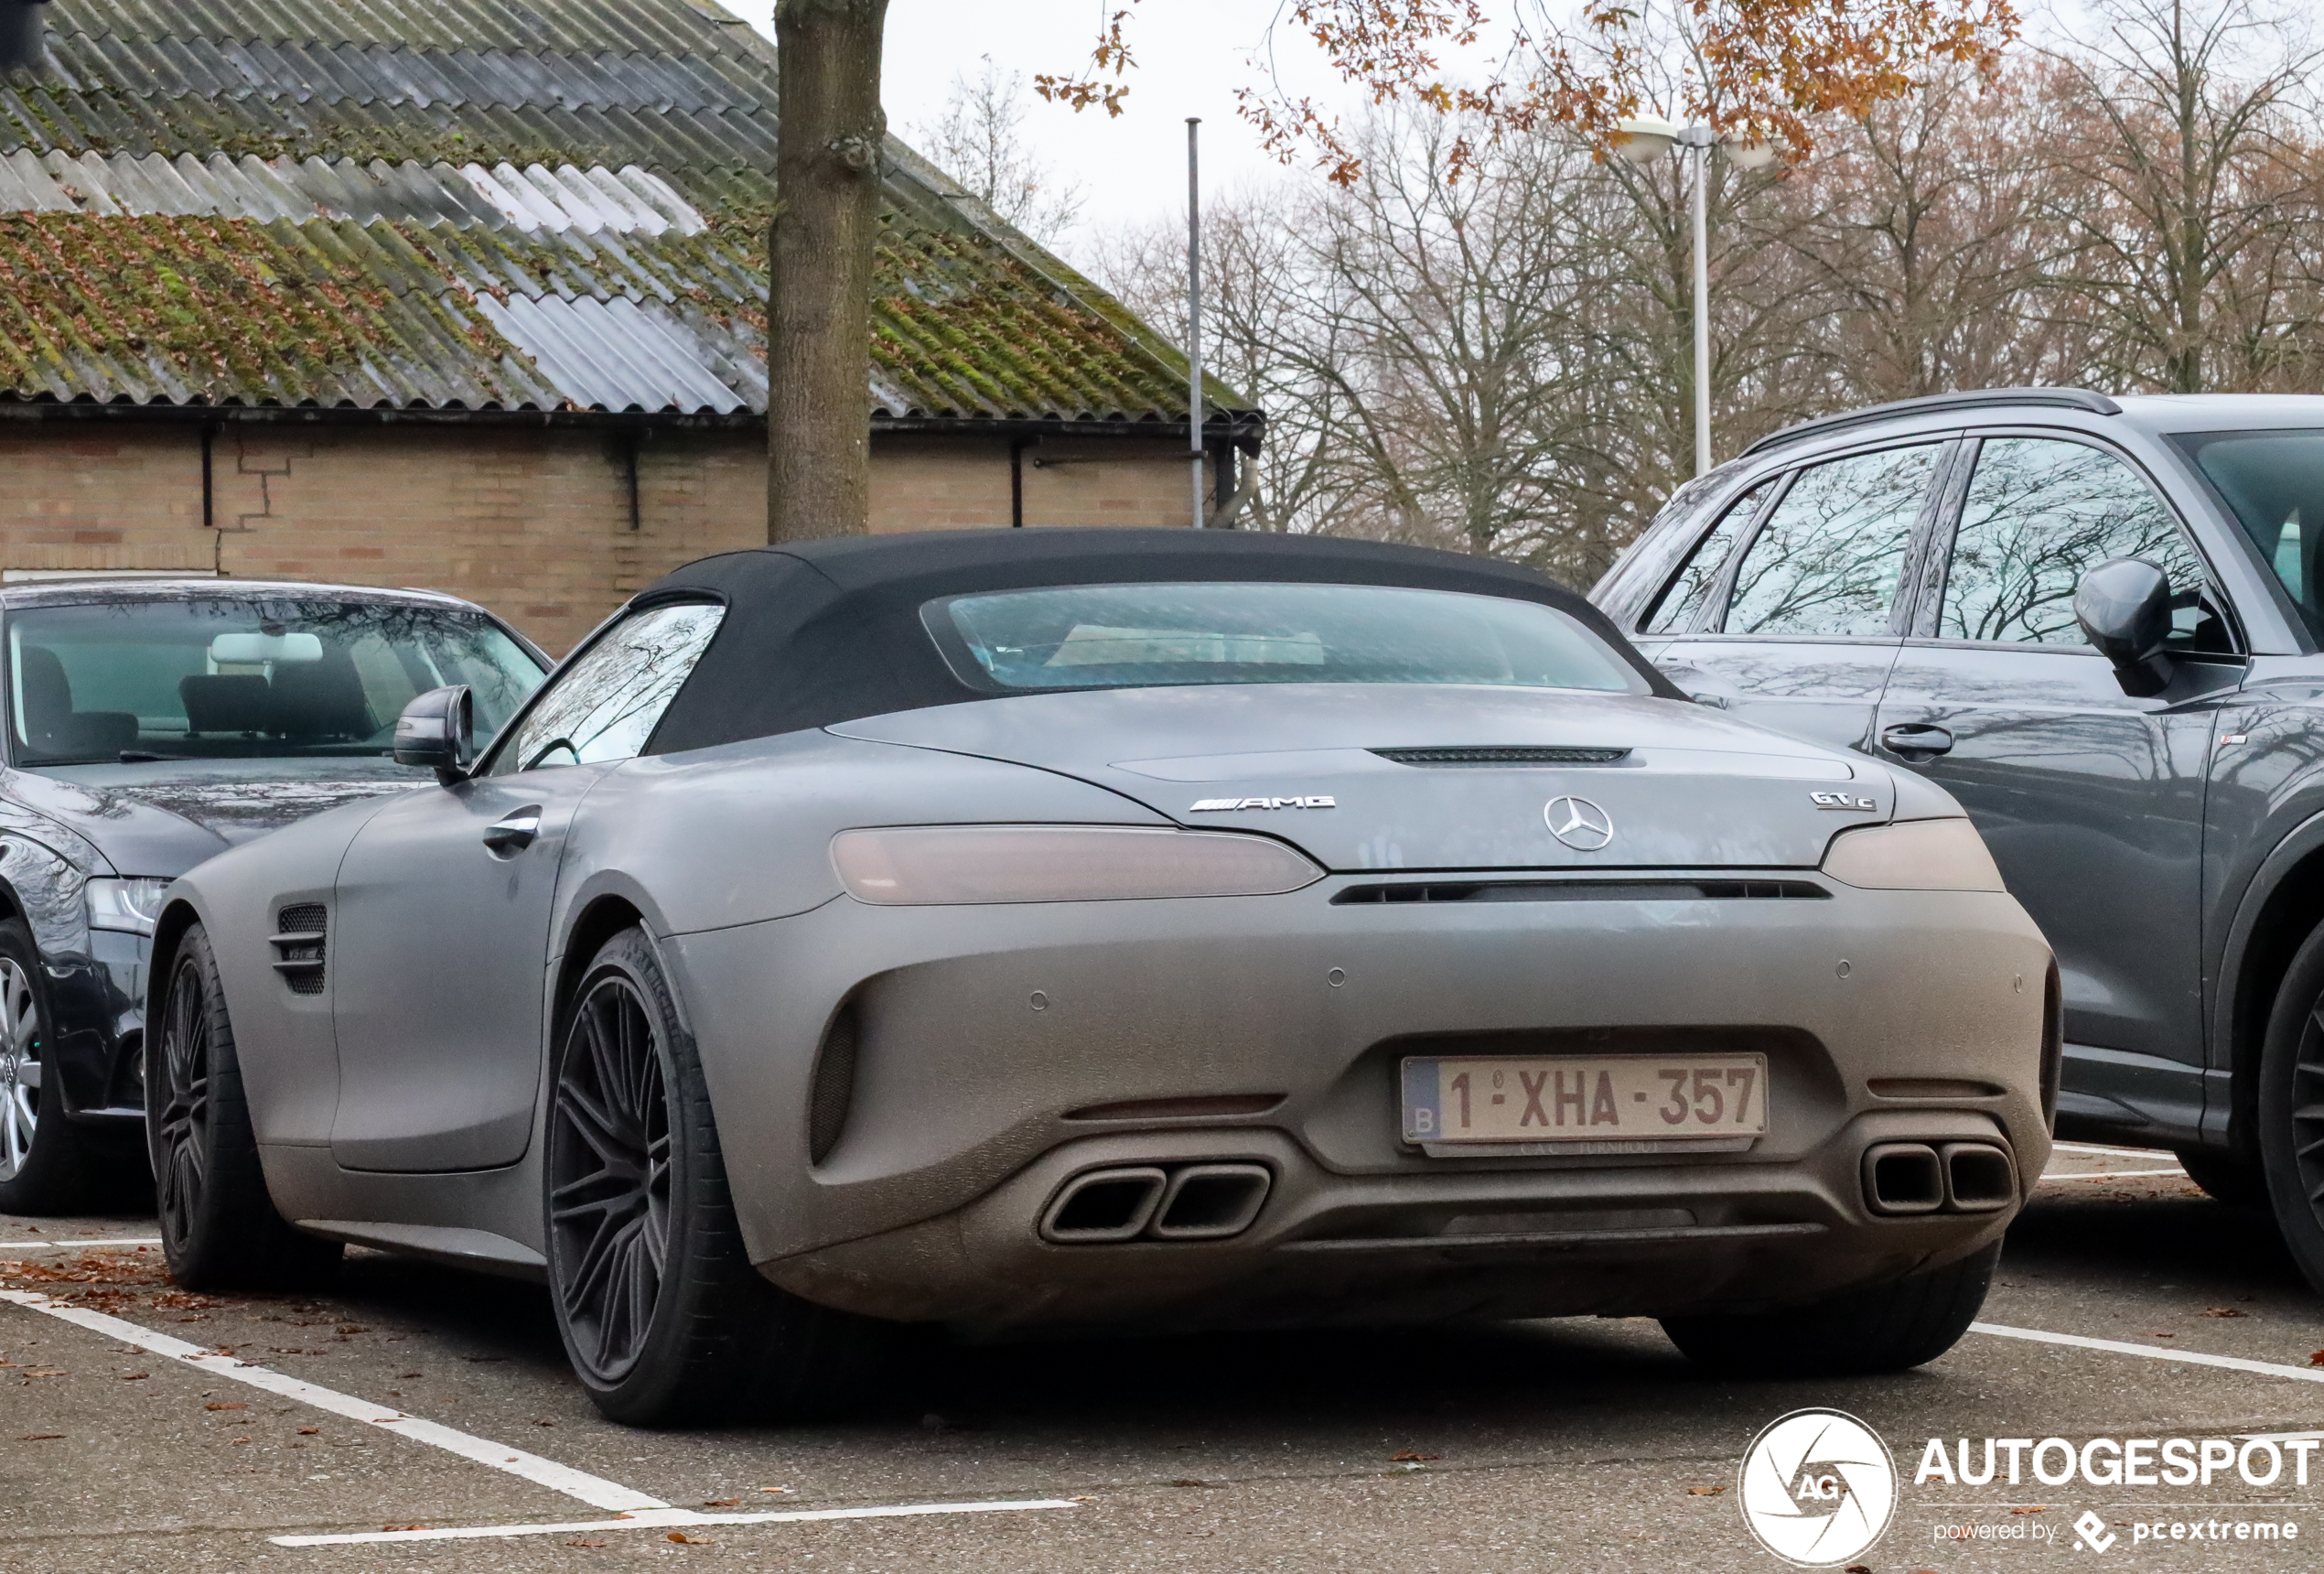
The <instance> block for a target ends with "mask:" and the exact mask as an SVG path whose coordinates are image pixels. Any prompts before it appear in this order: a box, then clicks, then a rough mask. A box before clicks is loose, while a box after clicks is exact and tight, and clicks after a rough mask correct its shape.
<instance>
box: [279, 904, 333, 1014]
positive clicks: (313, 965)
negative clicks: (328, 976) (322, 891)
mask: <svg viewBox="0 0 2324 1574" xmlns="http://www.w3.org/2000/svg"><path fill="white" fill-rule="evenodd" d="M327 927H328V925H327V923H326V921H325V914H324V912H323V904H322V903H321V902H319V901H302V902H296V903H294V904H293V905H292V906H289V907H286V908H285V909H283V911H281V912H279V913H277V914H275V915H274V928H275V930H276V933H275V934H274V936H273V938H272V939H271V940H270V941H269V943H270V944H272V945H273V946H274V971H275V972H277V973H279V974H281V975H282V976H283V982H284V983H285V984H287V985H289V986H290V988H291V993H292V994H294V995H320V994H321V993H322V992H323V941H324V933H325V931H326V929H327Z"/></svg>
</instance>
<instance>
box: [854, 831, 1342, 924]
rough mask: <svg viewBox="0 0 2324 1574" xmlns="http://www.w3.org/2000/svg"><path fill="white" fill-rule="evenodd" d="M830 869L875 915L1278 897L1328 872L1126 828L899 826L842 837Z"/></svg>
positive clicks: (1231, 846)
mask: <svg viewBox="0 0 2324 1574" xmlns="http://www.w3.org/2000/svg"><path fill="white" fill-rule="evenodd" d="M831 861H832V864H833V867H834V868H836V869H838V871H839V879H840V881H841V883H842V884H844V885H845V886H846V888H847V894H848V895H850V896H852V897H854V898H855V900H857V901H862V902H869V903H871V904H872V905H873V906H875V907H923V906H944V905H952V904H963V903H971V902H995V901H1129V900H1138V899H1142V898H1152V897H1172V896H1275V895H1278V894H1280V893H1282V892H1284V891H1291V890H1297V889H1299V888H1300V887H1301V886H1305V885H1312V884H1314V883H1315V882H1316V881H1317V880H1319V879H1322V878H1323V870H1322V869H1320V868H1318V867H1317V866H1316V865H1315V864H1313V863H1311V862H1309V861H1308V860H1307V858H1305V857H1301V856H1300V855H1299V854H1298V853H1296V852H1295V851H1293V850H1292V849H1291V848H1289V847H1286V846H1284V845H1283V844H1282V843H1281V842H1275V841H1270V840H1268V839H1267V838H1266V837H1264V836H1237V835H1235V834H1233V833H1232V832H1222V831H1167V830H1146V829H1143V828H1140V827H1136V826H1130V825H897V826H890V827H888V828H885V829H881V830H866V831H842V832H840V833H839V835H838V836H834V837H833V838H832V842H831Z"/></svg>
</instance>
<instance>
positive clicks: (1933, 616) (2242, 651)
mask: <svg viewBox="0 0 2324 1574" xmlns="http://www.w3.org/2000/svg"><path fill="white" fill-rule="evenodd" d="M2007 437H2024V438H2029V439H2032V440H2035V441H2039V442H2058V443H2079V444H2080V445H2082V447H2085V448H2095V449H2097V450H2098V451H2099V452H2100V453H2102V454H2104V455H2107V456H2108V457H2109V458H2114V459H2115V460H2117V461H2118V462H2120V463H2122V464H2123V465H2125V466H2127V467H2128V468H2129V469H2130V471H2131V473H2132V474H2134V475H2136V477H2137V478H2138V479H2139V480H2141V481H2143V482H2144V483H2145V484H2146V490H2147V491H2149V492H2151V493H2152V494H2153V495H2154V496H2155V498H2156V500H2157V501H2159V502H2160V503H2161V504H2162V505H2163V508H2164V509H2165V511H2166V512H2168V513H2169V515H2170V518H2171V521H2172V523H2175V524H2177V525H2178V526H2179V536H2180V538H2181V539H2182V540H2184V541H2185V542H2186V543H2187V544H2188V545H2189V546H2190V547H2191V548H2192V549H2193V551H2194V554H2195V557H2196V561H2198V562H2200V564H2201V565H2202V566H2203V588H2204V590H2205V592H2206V593H2207V594H2208V596H2209V598H2210V599H2211V605H2212V607H2213V608H2214V609H2216V610H2217V612H2218V613H2219V619H2220V623H2221V626H2222V627H2223V628H2224V629H2225V630H2226V631H2227V638H2228V641H2229V642H2230V643H2231V644H2232V645H2233V646H2234V649H2233V650H2232V651H2190V652H2175V653H2179V654H2182V655H2183V656H2184V658H2185V659H2187V660H2200V661H2209V662H2216V663H2244V662H2248V661H2249V660H2250V659H2251V649H2252V641H2251V639H2250V636H2249V634H2248V632H2247V631H2245V629H2244V627H2243V619H2242V617H2241V616H2240V615H2239V614H2238V613H2237V611H2236V609H2235V600H2234V598H2233V596H2231V595H2230V594H2228V591H2227V588H2226V585H2225V581H2224V578H2223V577H2222V575H2221V573H2220V571H2219V565H2218V562H2217V560H2216V556H2215V555H2214V554H2213V553H2211V551H2210V550H2209V549H2208V548H2207V547H2206V545H2205V544H2204V542H2203V534H2202V532H2200V531H2199V530H2197V529H2196V528H2195V527H2194V524H2193V523H2192V522H2191V521H2190V520H2189V518H2188V517H2187V511H2186V510H2184V509H2182V508H2180V507H2179V504H2178V502H2177V501H2175V500H2174V499H2173V498H2172V497H2171V495H2170V491H2169V489H2168V488H2167V487H2165V486H2164V485H2163V484H2162V483H2161V482H2160V481H2159V480H2157V479H2156V476H2155V474H2154V472H2153V471H2152V470H2151V469H2148V468H2147V466H2146V465H2145V464H2144V463H2143V462H2141V461H2140V459H2139V458H2138V456H2137V455H2136V454H2135V453H2133V452H2131V451H2130V450H2128V449H2126V448H2125V447H2122V446H2121V445H2119V444H2115V443H2110V442H2107V441H2106V440H2105V439H2103V438H2102V437H2097V436H2095V435H2094V434H2092V433H2089V432H2083V431H2081V430H2079V429H2077V428H2074V427H2071V426H2014V425H2013V426H1981V427H1977V428H1974V429H1973V430H1970V431H1967V432H1964V433H1962V434H1961V436H1960V439H1959V448H1960V453H1959V458H1958V460H1957V464H1956V469H1955V473H1954V475H1953V478H1952V480H1951V484H1950V485H1949V486H1948V488H1947V491H1948V492H1949V494H1950V495H1949V496H1948V497H1947V498H1946V500H1945V509H1944V512H1943V516H1942V518H1940V519H1939V520H1938V521H1936V523H1934V524H1933V525H1932V526H1931V531H1930V534H1929V541H1928V545H1927V549H1926V557H1927V563H1926V568H1925V572H1924V574H1923V576H1922V577H1921V583H1920V584H1919V585H1918V586H1917V587H1916V593H1917V595H1918V597H1919V601H1918V604H1917V605H1916V606H1915V608H1914V609H1913V616H1912V620H1911V623H1910V629H1911V631H1910V633H1908V634H1906V636H1905V638H1906V639H1907V640H1908V641H1910V642H1912V643H1914V644H1916V645H1918V644H1941V645H1944V646H1946V647H1948V648H1959V649H1963V650H1985V651H2024V650H2054V651H2061V652H2070V653H2081V654H2086V655H2093V656H2094V655H2096V654H2097V653H2098V652H2095V651H2093V650H2090V649H2088V647H2086V646H2083V647H2076V646H2072V645H2047V644H2042V643H2039V642H2038V641H2028V640H1953V639H1947V638H1945V637H1944V636H1943V635H1942V634H1940V633H1938V632H1937V627H1938V623H1939V620H1941V619H1942V617H1943V614H1944V596H1945V590H1946V588H1948V586H1949V584H1950V582H1951V580H1952V577H1953V543H1954V541H1955V540H1957V539H1958V537H1959V534H1960V530H1961V516H1962V513H1963V512H1964V510H1965V509H1966V507H1967V506H1968V498H1969V481H1970V478H1971V477H1972V476H1973V475H1974V474H1975V472H1976V468H1977V459H1978V458H1979V456H1980V455H1982V454H1983V453H1984V451H1985V445H1986V444H1987V443H1989V442H1992V441H1994V440H1996V438H2007Z"/></svg>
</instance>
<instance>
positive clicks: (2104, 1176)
mask: <svg viewBox="0 0 2324 1574" xmlns="http://www.w3.org/2000/svg"><path fill="white" fill-rule="evenodd" d="M2186 1173H2187V1171H2186V1170H2181V1169H2180V1168H2179V1166H2178V1165H2176V1164H2174V1165H2172V1166H2171V1167H2170V1168H2169V1169H2168V1170H2092V1171H2091V1172H2090V1173H2089V1174H2087V1175H2044V1176H2043V1177H2042V1178H2041V1184H2043V1185H2045V1186H2046V1185H2048V1184H2049V1183H2050V1181H2129V1180H2133V1179H2135V1178H2136V1177H2138V1176H2141V1175H2184V1174H2186Z"/></svg>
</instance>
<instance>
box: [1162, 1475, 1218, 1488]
mask: <svg viewBox="0 0 2324 1574" xmlns="http://www.w3.org/2000/svg"><path fill="white" fill-rule="evenodd" d="M1170 1484H1171V1485H1172V1486H1209V1485H1210V1482H1207V1481H1197V1480H1196V1479H1195V1478H1194V1477H1192V1476H1180V1477H1179V1478H1178V1480H1176V1481H1174V1482H1171V1483H1170Z"/></svg>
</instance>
